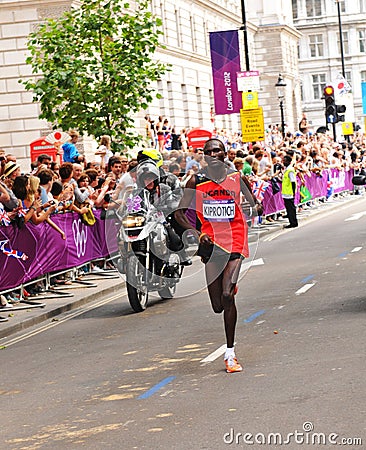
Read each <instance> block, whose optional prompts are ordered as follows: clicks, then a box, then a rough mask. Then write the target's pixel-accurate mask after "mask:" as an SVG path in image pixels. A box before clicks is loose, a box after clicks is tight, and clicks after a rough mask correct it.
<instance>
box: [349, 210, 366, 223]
mask: <svg viewBox="0 0 366 450" xmlns="http://www.w3.org/2000/svg"><path fill="white" fill-rule="evenodd" d="M365 215H366V211H363V212H360V213H356V214H352V216H351V217H348V219H345V220H344V221H345V222H349V221H351V220H359V219H361V217H363V216H365Z"/></svg>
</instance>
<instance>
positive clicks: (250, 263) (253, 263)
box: [240, 258, 264, 272]
mask: <svg viewBox="0 0 366 450" xmlns="http://www.w3.org/2000/svg"><path fill="white" fill-rule="evenodd" d="M263 264H264V261H263V258H258V259H253V261H248V262H246V263H244V264H242V265H241V268H240V272H243V271H244V270H248V269H250V268H251V267H252V266H261V265H263Z"/></svg>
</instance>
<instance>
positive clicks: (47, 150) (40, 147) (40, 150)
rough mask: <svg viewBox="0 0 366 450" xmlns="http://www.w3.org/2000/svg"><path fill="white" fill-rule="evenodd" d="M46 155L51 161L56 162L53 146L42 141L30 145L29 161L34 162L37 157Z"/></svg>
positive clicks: (55, 152) (55, 151)
mask: <svg viewBox="0 0 366 450" xmlns="http://www.w3.org/2000/svg"><path fill="white" fill-rule="evenodd" d="M42 154H47V155H49V156H51V158H52V160H53V161H56V154H57V150H56V149H55V147H54V145H53V144H50V143H49V142H47V141H45V140H44V139H43V138H42V139H37V140H36V141H33V142H31V143H30V157H31V161H32V162H33V161H36V160H37V158H38V156H39V155H42Z"/></svg>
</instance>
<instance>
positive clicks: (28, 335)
mask: <svg viewBox="0 0 366 450" xmlns="http://www.w3.org/2000/svg"><path fill="white" fill-rule="evenodd" d="M125 296H126V294H122V295H121V294H115V295H113V296H112V297H108V298H106V299H105V300H101V301H100V302H97V303H93V304H91V305H89V306H87V307H85V305H84V306H83V307H81V308H82V309H81V310H80V309H79V308H78V309H77V310H76V312H74V313H71V314H68V315H67V316H66V317H63V318H61V319H57V322H52V323H47V324H46V325H42V326H41V327H40V328H38V329H36V330H34V331H29V332H27V333H25V334H22V335H21V336H19V337H16V338H14V339H11V340H10V341H7V342H3V343H1V346H4V347H10V346H11V345H14V344H17V343H18V342H21V341H24V340H25V339H28V338H31V337H32V336H36V335H37V334H39V333H43V332H44V331H46V330H49V329H50V328H53V327H56V326H57V325H61V324H62V323H64V322H67V321H68V320H71V319H73V318H74V317H77V316H81V314H85V313H86V312H87V311H91V310H93V309H96V308H99V306H103V305H105V304H107V303H110V302H112V301H113V300H116V299H117V298H122V297H125ZM51 320H52V319H51Z"/></svg>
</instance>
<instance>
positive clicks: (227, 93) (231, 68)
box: [210, 30, 243, 114]
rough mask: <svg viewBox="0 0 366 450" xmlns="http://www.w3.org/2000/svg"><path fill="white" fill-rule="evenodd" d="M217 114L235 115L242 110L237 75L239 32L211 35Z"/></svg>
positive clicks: (216, 32) (238, 68) (213, 33)
mask: <svg viewBox="0 0 366 450" xmlns="http://www.w3.org/2000/svg"><path fill="white" fill-rule="evenodd" d="M210 49H211V64H212V77H213V86H214V100H215V114H235V113H239V112H240V109H241V108H242V104H243V102H242V98H241V93H240V92H239V91H238V85H237V79H236V73H237V72H240V53H239V38H238V31H237V30H233V31H215V32H212V33H210Z"/></svg>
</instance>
